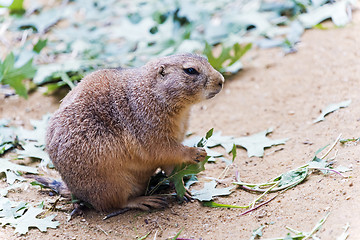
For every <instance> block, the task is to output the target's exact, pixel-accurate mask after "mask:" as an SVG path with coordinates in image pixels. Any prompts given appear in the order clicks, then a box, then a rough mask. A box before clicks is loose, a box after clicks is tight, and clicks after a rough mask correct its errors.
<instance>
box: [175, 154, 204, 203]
mask: <svg viewBox="0 0 360 240" xmlns="http://www.w3.org/2000/svg"><path fill="white" fill-rule="evenodd" d="M208 159H209V157H206V159H205V160H204V161H202V162H199V163H197V164H190V165H187V164H182V165H178V166H176V167H175V168H174V170H173V172H172V173H171V175H170V177H169V178H168V179H169V180H170V181H172V182H173V183H174V185H175V190H176V194H177V196H178V198H179V199H183V197H184V195H185V191H186V189H185V187H184V183H183V178H184V177H185V176H189V175H194V174H198V173H199V172H202V171H204V170H205V167H204V165H205V163H206V162H207V161H208Z"/></svg>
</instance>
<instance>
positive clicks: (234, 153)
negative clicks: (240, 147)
mask: <svg viewBox="0 0 360 240" xmlns="http://www.w3.org/2000/svg"><path fill="white" fill-rule="evenodd" d="M231 153H232V162H234V160H235V158H236V144H234V145H233V148H232V149H231Z"/></svg>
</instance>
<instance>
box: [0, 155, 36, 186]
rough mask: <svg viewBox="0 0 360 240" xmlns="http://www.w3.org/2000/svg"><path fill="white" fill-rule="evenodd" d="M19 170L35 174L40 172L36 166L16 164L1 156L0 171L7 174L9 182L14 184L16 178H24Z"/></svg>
mask: <svg viewBox="0 0 360 240" xmlns="http://www.w3.org/2000/svg"><path fill="white" fill-rule="evenodd" d="M18 171H20V172H27V173H33V174H37V173H38V171H37V169H36V168H33V167H28V166H23V165H19V164H15V163H12V162H10V160H9V159H5V158H0V173H2V172H4V173H5V174H6V181H7V183H9V184H13V183H14V182H15V180H16V179H18V180H23V178H22V177H21V176H20V175H19V174H18V173H17V172H18Z"/></svg>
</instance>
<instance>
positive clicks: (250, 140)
mask: <svg viewBox="0 0 360 240" xmlns="http://www.w3.org/2000/svg"><path fill="white" fill-rule="evenodd" d="M272 131H273V130H272V129H271V128H269V129H267V130H265V131H263V132H259V133H256V134H254V135H251V136H247V137H241V138H235V139H234V143H235V144H236V146H241V147H243V148H245V149H246V150H247V153H248V157H254V156H255V157H262V156H263V155H264V149H265V148H268V147H271V146H275V145H280V144H285V142H286V141H287V140H288V138H283V139H276V140H272V139H269V138H268V137H266V135H267V134H269V133H271V132H272Z"/></svg>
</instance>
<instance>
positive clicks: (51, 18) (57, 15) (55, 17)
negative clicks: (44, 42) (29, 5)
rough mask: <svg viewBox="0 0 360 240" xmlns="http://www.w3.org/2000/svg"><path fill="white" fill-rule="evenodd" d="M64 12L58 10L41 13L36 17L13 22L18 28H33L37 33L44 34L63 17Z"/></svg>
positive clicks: (32, 16)
mask: <svg viewBox="0 0 360 240" xmlns="http://www.w3.org/2000/svg"><path fill="white" fill-rule="evenodd" d="M63 14H64V12H63V11H61V10H60V9H58V8H54V9H51V10H48V11H42V12H41V13H40V14H38V15H31V16H30V17H27V18H21V19H18V20H17V21H15V24H16V26H17V27H18V28H29V27H31V28H34V29H35V30H36V31H37V32H38V33H40V34H44V33H45V32H46V31H47V30H48V29H49V28H50V27H51V26H53V25H55V24H56V23H57V22H58V21H60V19H61V18H62V17H63Z"/></svg>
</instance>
